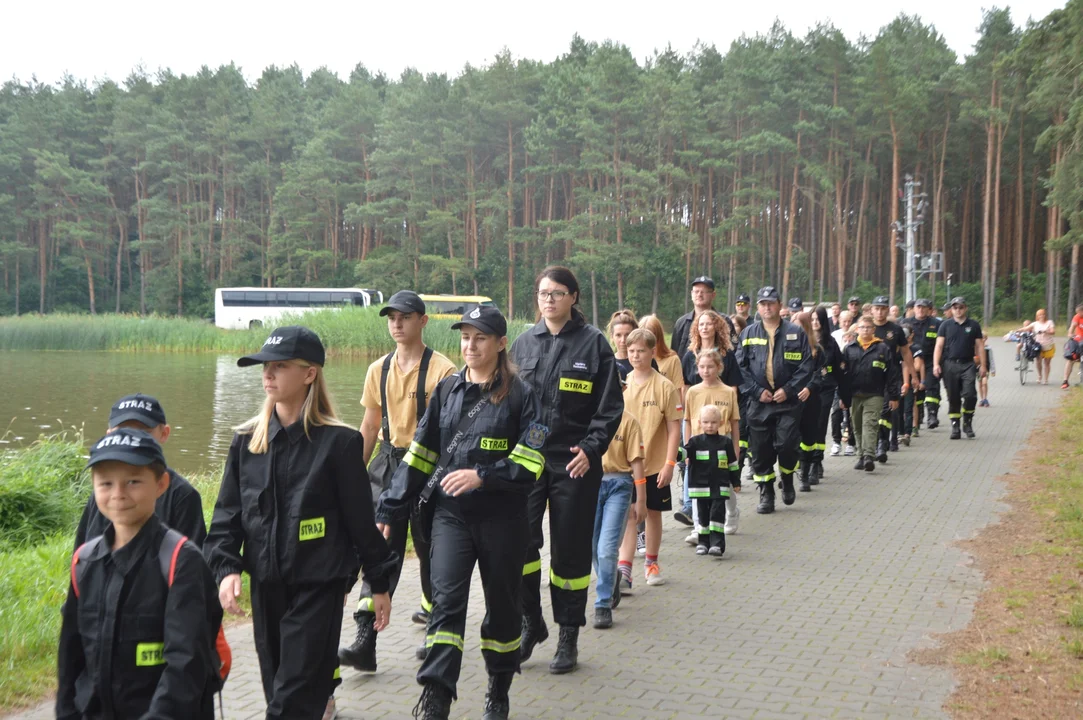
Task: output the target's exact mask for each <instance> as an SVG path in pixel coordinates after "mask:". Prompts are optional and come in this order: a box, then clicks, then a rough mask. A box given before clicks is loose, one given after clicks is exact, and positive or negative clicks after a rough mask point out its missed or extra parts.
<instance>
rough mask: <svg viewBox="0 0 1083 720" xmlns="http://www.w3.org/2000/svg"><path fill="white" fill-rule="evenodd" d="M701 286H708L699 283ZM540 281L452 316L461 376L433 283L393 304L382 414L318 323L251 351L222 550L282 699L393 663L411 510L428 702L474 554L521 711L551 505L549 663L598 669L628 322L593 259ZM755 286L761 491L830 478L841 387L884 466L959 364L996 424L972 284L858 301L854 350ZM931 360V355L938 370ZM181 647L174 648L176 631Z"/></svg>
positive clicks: (960, 420)
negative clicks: (588, 283)
mask: <svg viewBox="0 0 1083 720" xmlns="http://www.w3.org/2000/svg"><path fill="white" fill-rule="evenodd" d="M701 290H705V291H707V292H700V295H699V296H697V295H696V293H697V291H701ZM535 295H536V298H537V304H538V315H539V319H538V321H537V323H536V324H535V325H534V326H533V327H531V328H530V329H528V330H527V331H526V332H524V333H523V334H522V335H520V336H519V337H518V338H517V339H516V340H515V342H514V343H511V344H510V346H509V343H508V338H507V321H506V319H505V318H504V317H503V316H502V315H501V314H500V312H499V311H498V310H496V309H495V308H491V307H477V308H474V309H472V310H470V311H469V312H468V313H466V314H464V315H463V317H462V319H461V320H460V321H459V322H457V323H456V324H454V325H453V326H452V327H453V328H454V329H459V330H460V331H461V345H460V347H461V350H462V354H463V359H464V362H465V365H464V367H463V368H462V369H461V370H458V371H456V370H455V368H454V365H452V364H451V363H450V361H449V360H447V358H445V357H443V356H442V355H439V354H438V353H433V352H432V351H431V350H429V349H428V348H425V346H424V344H423V342H422V340H421V329H422V328H423V327H424V325H425V323H426V321H427V317H426V315H425V306H424V303H423V302H422V301H421V299H420V298H419V297H418V296H417V295H416V294H415V293H413V292H411V291H400V292H398V293H395V295H393V296H392V297H391V299H390V300H389V302H388V303H387V305H386V306H385V307H384V308H383V309H382V310H381V315H385V316H387V317H388V327H389V330H390V332H391V334H392V337H393V338H394V339H395V341H396V351H395V353H391V354H389V355H388V356H386V357H384V358H381V359H380V360H377V361H376V362H375V363H373V364H372V366H371V367H370V369H369V377H368V378H367V379H366V388H365V394H364V397H363V399H362V403H363V404H364V405H365V407H366V416H365V421H364V422H363V423H362V432H361V433H358V432H356V431H355V430H351V429H350V428H348V427H346V426H344V425H343V424H342V423H341V422H339V421H338V420H337V419H336V418H335V416H334V411H333V407H332V405H331V401H330V398H329V396H327V395H326V391H325V385H324V380H323V375H322V368H323V364H324V359H325V355H324V348H323V345H322V343H321V341H320V340H319V338H318V337H317V336H316V335H315V333H312V332H311V331H310V330H308V329H307V328H303V327H300V326H291V327H286V328H279V329H277V330H275V331H274V332H273V333H272V334H271V336H270V337H268V339H267V341H266V343H265V344H264V346H263V348H262V350H261V351H260V352H259V353H256V354H253V355H250V356H247V357H245V358H242V359H241V360H240V361H239V363H238V364H240V365H255V364H262V365H263V378H264V389H265V392H266V393H267V400H266V402H265V403H264V408H263V410H262V411H261V413H260V414H259V415H257V416H256V417H255V418H253V419H252V420H250V421H249V422H248V423H246V424H245V425H243V426H242V427H240V428H239V429H238V434H237V436H236V437H235V439H234V442H233V443H232V445H231V448H230V455H229V460H228V462H227V466H226V470H225V475H224V478H223V483H222V487H221V490H220V494H219V497H218V501H217V503H216V506H215V512H214V517H213V520H212V523H211V527H210V530H209V532H208V535H207V539H206V543H205V546H204V555H205V557H206V559H207V563H208V566H209V571H210V573H211V575H213V579H214V581H215V582H216V583H217V584H218V585H219V600H220V602H221V605H222V607H223V608H224V609H225V610H227V611H229V612H233V613H238V612H240V610H239V608H238V605H237V598H238V597H239V596H240V594H241V592H242V590H241V588H242V586H241V582H240V573H241V572H242V571H245V572H248V573H249V574H250V576H251V592H252V609H253V614H254V616H255V618H254V619H255V636H256V645H257V652H258V657H259V662H260V666H261V674H262V677H263V684H264V690H265V694H266V697H267V701H268V711H267V716H268V717H269V718H272V717H274V718H278V717H282V718H286V717H288V718H313V720H315V718H320V717H321V716H322V717H325V718H326V717H333V716H334V701H333V696H332V694H333V691H334V688H335V687H337V685H338V684H339V683H340V682H341V680H340V671H339V669H338V666H339V664H340V663H341V664H343V665H347V666H350V667H354V668H357V669H360V670H367V671H372V670H375V668H376V634H377V632H378V631H379V630H382V629H383V628H384V627H386V625H387V622H388V620H389V615H390V609H391V596H392V594H393V593H394V590H395V586H396V585H397V580H398V575H399V573H400V572H401V569H402V561H403V554H404V546H405V534H406V531H407V525H409V526H410V529H411V531H412V532H413V533H414V538H415V547H417V548H427V552H428V560H429V562H428V563H424V564H423V565H422V568H421V571H422V573H424V574H426V575H427V577H424V578H423V580H422V587H423V589H424V593H425V597H424V598H423V602H422V608H421V609H420V610H419V611H418V612H416V613H414V619H415V621H417V622H420V623H425V624H426V625H427V632H426V638H425V643H424V645H423V646H422V647H421V648H420V649H419V650H418V657H419V659H422V660H423V663H422V666H421V668H420V670H419V672H418V675H417V680H418V682H419V683H420V684H421V685H422V686H423V690H422V694H421V698H420V700H419V701H418V704H417V707H416V708H415V712H414V714H415V717H420V718H426V719H429V720H442V719H445V718H448V717H449V714H450V710H451V704H452V702H453V700H454V699H455V697H456V684H457V680H458V676H459V672H460V668H461V664H462V653H463V648H464V635H465V632H466V614H467V602H468V598H469V586H470V579H471V575H472V572H473V569H474V567H475V565H477V566H478V567H479V568H480V572H481V580H482V585H483V588H484V597H485V603H486V612H485V617H484V620H483V622H482V625H481V649H482V654H483V657H484V659H485V664H486V668H487V670H488V673H489V687H488V692H487V695H486V705H485V714H484V718H486V719H487V720H499V719H501V718H507V717H508V714H509V711H510V700H509V690H510V687H511V684H512V680H513V678H514V676H515V674H516V673H517V672H519V670H520V664H521V663H522V662H523V661H524V660H526V659H528V658H529V657H531V655H532V653H533V651H534V649H535V646H536V645H537V644H538V643H541V642H543V641H545V640H546V639H547V637H548V635H549V630H548V628H547V626H546V624H545V621H544V619H543V615H542V604H541V586H542V578H543V576H542V559H541V549H542V546H543V543H544V538H543V531H542V529H543V528H542V526H543V519H544V515H545V513H546V510H548V514H549V528H550V533H549V538H550V543H551V546H550V553H549V556H550V560H549V563H548V580H549V582H548V585H549V592H550V598H551V604H552V608H553V619H554V621H555V622H556V624H557V625H558V626H559V639H558V642H557V647H556V650H555V653H554V657H553V660H552V662H551V663H550V665H549V669H550V672H552V673H556V674H561V673H567V672H572V671H574V670H575V669H576V667H577V663H578V639H579V632H580V628H581V627H583V626H584V625H585V624H586V605H587V594H588V587H589V585H590V582H591V564H592V536H593V531H594V521H595V512H596V505H597V503H598V494H599V488H600V486H601V480H602V475H603V472H602V456H603V455H604V454H605V452H606V450H607V448H608V446H609V444H610V440H611V438H612V437H613V436H614V435H615V434H616V432H617V428H618V426H619V424H620V422H621V418H622V413H623V411H624V398H623V395H622V388H621V382H620V378H619V375H618V372H617V367H616V361H615V358H614V353H613V350H612V348H611V347H610V345H609V342H608V340H607V339H606V338H605V336H604V335H603V334H602V333H601V332H600V331H599V330H598V329H596V328H594V327H593V326H591V325H590V324H588V323H587V321H586V318H585V317H584V316H583V314H582V312H581V311H580V310H579V307H578V305H579V299H580V297H579V295H580V293H579V285H578V282H577V280H576V278H575V276H574V274H573V273H572V272H571V271H569V270H567V269H566V268H562V267H549V268H546V269H545V270H544V271H543V272H542V273H541V274H540V275H539V276H538V278H537V281H536V283H535ZM713 296H714V284H713V282H712V281H711V280H710V279H709V278H697V279H696V281H694V283H693V300H694V302H695V304H696V308H697V309H696V311H694V312H693V313H690V315H689V316H684V317H682V318H680V319H679V320H678V322H677V325H676V326H675V329H674V346H675V349H678V350H679V351H680V350H684V349H685V348H686V347H687V346H688V341H687V334H688V328H689V327H690V326H691V323H692V321H693V320H694V319H695V318H696V316H697V315H698V314H699V313H700V312H703V311H704V310H705V309H707V308H706V307H705V305H706V306H708V307H709V304H710V301H711V300H713ZM750 300H751V298H748V297H747V296H740V297H739V298H738V301H739V303H738V307H737V313H736V315H737V316H740V317H739V320H738V323H737V324H738V325H744V329H743V330H741V332H740V333H739V335H738V336H737V339H736V341H735V342H734V346H735V348H736V352H735V355H736V368H735V372H734V373H733V376H734V377H737V378H738V384H737V389H738V393H739V394H738V397H739V402H740V405H741V416H742V422H743V423H744V424H745V425H746V426H747V431H748V432H747V435H746V434H745V433H744V428H742V438H745V437H747V443H748V444H747V452H745V453H743V455H745V456H746V457H745V458H742V462H747V463H748V464H749V466H750V469H751V474H752V476H753V478H754V480H755V481H756V483H757V485H758V487H759V491H760V498H759V506H758V508H757V511H758V512H760V513H771V512H774V510H775V485H776V480H777V481H778V485H779V486H780V487H781V489H782V501H783V503H784V504H786V505H791V504H793V503H794V501H795V484H794V479H795V476H796V477H798V478H799V483H800V486H801V490H805V491H807V490H810V489H811V486H812V485H814V484H816V483H817V482H819V480H820V478H821V477H822V475H823V466H822V460H823V455H824V450H825V449H826V445H825V440H826V435H827V432H828V425H829V424H830V420H829V418H830V416H831V410H832V406H833V405H836V404H837V405H838V407H840V408H842V409H844V410H845V409H850V408H852V409H853V410H854V412H855V418H854V422H853V424H854V425H855V426H856V425H857V424H858V422H857V421H858V420H859V419H860V420H861V421H866V422H865V424H864V425H863V426H862V427H863V428H868V427H870V424H869V423H868V422H867V418H866V417H865V415H864V413H865V411H866V410H875V411H876V423H875V426H872V427H875V428H876V429H875V433H876V436H877V438H876V439H877V443H876V446H875V448H873V449H872V450H870V449H869V447H870V446H869V444H868V443H864V444H863V452H862V455H861V457H860V458H859V467H863V468H864V469H866V470H868V469H871V465H872V462H873V459H874V458H873V457H871V456H870V453H871V455H874V456H875V459H876V460H879V461H880V462H884V461H886V459H887V452H888V451H889V450H890V449H894V447H895V443H896V442H897V440H896V438H897V437H898V436H899V435H898V433H899V432H900V427H899V425H900V424H901V423H902V422H903V418H902V414H903V412H904V409H903V408H902V406H901V405H900V403H899V400H900V398H904V397H912V408H913V412H915V414H916V418H915V420H914V421H913V422H914V424H913V426H911V425H909V424H907V425H905V427H904V428H902V430H904V431H906V432H904V434H903V437H904V438H905V437H907V436H908V434H909V432H911V428H917V427H918V426H920V423H921V419H922V410H923V409H925V410H926V413H927V417H928V425H927V426H928V427H930V428H932V427H936V425H937V422H938V418H937V412H936V410H937V407H938V402H939V379H940V378H941V377H943V379H944V382H945V386H946V390H947V394H948V399H949V417H950V418H951V421H952V435H951V437H952V438H953V439H954V438H958V437H959V436H960V430H961V432H964V433H966V434H967V435H968V436H969V437H973V436H974V432H973V425H972V422H973V412H974V407H975V405H976V392H975V386H974V382H975V378H976V376H977V374H978V373H979V372H980V373H984V372H985V367H984V358H985V353H984V352H983V351H982V340H981V338H982V334H981V328H980V327H979V326H978V325H977V323H975V322H974V321H973V320H970V319H967V317H966V303H965V301H964V300H963V299H962V298H955V299H954V300H952V302H951V310H952V315H953V317H952V319H951V320H949V321H944V322H939V323H938V322H937V321H935V319H931V318H930V317H929V316H928V314H927V312H926V311H927V309H928V307H929V303H927V302H926V301H924V300H919V301H917V303H915V314H914V318H913V319H912V320H911V321H910V322H908V323H905V325H904V327H900V325H898V324H896V323H894V322H892V321H890V320H889V319H888V318H887V298H884V297H879V298H876V300H875V301H874V302H873V310H872V314H871V317H870V316H862V317H860V318H858V319H857V324H858V328H857V329H858V333H857V338H856V339H855V340H854V341H853V342H852V343H851V344H849V345H847V346H846V347H845V348H844V349H841V350H840V348H838V347H837V346H833V343H834V339H833V338H832V337H831V334H830V333H831V330H832V329H833V327H834V321H833V320H832V319H831V318H829V317H828V313H827V311H826V310H825V309H823V308H820V309H817V311H816V313H815V316H814V317H813V318H812V322H811V324H810V323H809V318H808V317H803V315H804V313H800V310H801V308H802V304H801V303H800V301H799V300H796V301H795V302H791V303H790V306H791V308H792V310H793V311H795V312H799V313H800V314H799V315H798V318H797V319H798V320H799V321H798V322H791V321H790V320H789V319H787V318H786V317H784V315H783V312H782V310H783V308H782V306H781V302H780V298H779V293H778V291H777V290H776V289H775V288H773V287H764V288H762V289H760V290H759V292H758V293H757V294H756V296H755V301H756V310H757V315H758V319H753V318H752V317H749V316H748V311H749V310H750V304H751V303H750ZM852 300H854V301H856V302H857V303H858V304H859V303H860V301H859V300H857V299H856V298H854V299H852ZM724 317H725V316H724ZM726 319H727V321H729V322H730V325H731V327H733V328H734V332H735V334H736V327H735V326H734V323H733V320H732V319H731V318H726ZM809 327H812V328H814V330H813V332H812V333H811V335H812V337H810V332H809V331H808V330H807V329H806V328H809ZM682 338H684V339H683V340H682ZM711 352H714V351H711ZM975 357H977V358H980V365H975ZM930 359H931V362H932V371H931V372H925V370H926V368H925V362H928V361H929V360H930ZM912 387H913V388H914V389H915V390H916V391H915V392H911V388H912ZM859 409H860V411H859ZM377 427H379V448H380V450H379V452H378V453H377V454H376V456H375V457H376V459H375V460H373V461H372V463H371V464H369V469H370V470H371V472H372V485H371V486H370V484H369V482H362V483H358V482H357V474H358V472H359V471H360V472H361V473H362V475H365V472H364V468H365V465H366V462H365V461H366V460H367V459H369V458H371V457H372V456H373V450H374V449H375V448H376V446H377V433H376V432H375V430H376V428H377ZM854 430H855V431H857V430H858V429H857V427H855V428H854ZM858 434H860V433H858ZM866 439H868V438H866ZM744 444H745V443H744V442H742V443H741V445H742V446H744ZM742 449H744V448H742ZM159 452H160V451H159ZM776 467H777V472H776ZM366 479H367V478H366ZM159 514H160V513H159ZM163 519H165V518H163ZM381 535H382V539H381ZM385 540H386V541H388V542H385ZM73 567H74V566H73ZM359 571H363V573H364V586H363V591H362V593H361V601H360V603H359V605H358V608H357V611H356V612H355V613H354V619H355V621H356V622H357V628H358V630H357V637H356V639H355V641H354V642H353V643H352V644H351V645H350V646H348V647H344V648H341V649H336V645H337V642H336V639H337V637H338V632H339V630H338V628H339V627H340V624H341V613H342V596H343V593H344V592H347V591H348V590H349V589H350V587H351V586H352V584H353V583H354V582H355V581H356V578H357V575H358V573H359ZM166 656H167V659H166V660H164V661H163V662H165V663H166V664H168V656H169V652H168V648H167V652H166Z"/></svg>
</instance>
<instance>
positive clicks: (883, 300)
mask: <svg viewBox="0 0 1083 720" xmlns="http://www.w3.org/2000/svg"><path fill="white" fill-rule="evenodd" d="M872 304H873V306H874V307H875V306H877V305H883V306H884V307H887V306H888V305H890V304H891V300H890V299H889V298H888V296H887V295H877V296H876V297H874V298H873V299H872Z"/></svg>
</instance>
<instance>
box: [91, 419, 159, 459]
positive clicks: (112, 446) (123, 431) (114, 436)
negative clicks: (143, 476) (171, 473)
mask: <svg viewBox="0 0 1083 720" xmlns="http://www.w3.org/2000/svg"><path fill="white" fill-rule="evenodd" d="M108 460H115V461H117V462H122V463H127V464H128V465H140V466H142V465H150V464H151V463H153V462H160V463H161V464H162V465H165V454H164V453H162V446H161V445H159V444H158V441H157V440H155V439H154V438H153V437H152V436H151V435H150V434H149V433H146V432H143V431H142V430H135V429H133V428H117V429H116V430H114V431H113V432H111V433H109V434H108V435H106V436H105V437H103V438H101V439H100V440H98V442H96V443H94V444H93V445H91V446H90V459H89V460H87V464H86V466H87V467H92V466H94V465H97V464H98V463H102V462H106V461H108Z"/></svg>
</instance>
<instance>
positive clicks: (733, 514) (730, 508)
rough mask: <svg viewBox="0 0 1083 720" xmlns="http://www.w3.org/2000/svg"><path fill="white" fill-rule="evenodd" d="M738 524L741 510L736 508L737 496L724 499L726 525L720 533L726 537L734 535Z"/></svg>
mask: <svg viewBox="0 0 1083 720" xmlns="http://www.w3.org/2000/svg"><path fill="white" fill-rule="evenodd" d="M740 522H741V509H740V508H738V507H737V496H736V495H735V494H734V495H730V496H729V497H728V498H726V524H725V525H723V526H722V532H723V533H724V534H726V535H736V534H737V526H738V525H739V524H740Z"/></svg>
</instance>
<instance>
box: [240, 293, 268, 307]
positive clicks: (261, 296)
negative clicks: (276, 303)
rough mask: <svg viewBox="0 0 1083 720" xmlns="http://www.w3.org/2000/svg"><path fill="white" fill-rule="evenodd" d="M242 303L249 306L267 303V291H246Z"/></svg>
mask: <svg viewBox="0 0 1083 720" xmlns="http://www.w3.org/2000/svg"><path fill="white" fill-rule="evenodd" d="M244 304H245V305H249V306H257V307H258V306H260V305H266V304H267V293H265V292H246V293H245V294H244Z"/></svg>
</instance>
